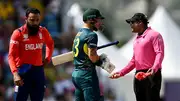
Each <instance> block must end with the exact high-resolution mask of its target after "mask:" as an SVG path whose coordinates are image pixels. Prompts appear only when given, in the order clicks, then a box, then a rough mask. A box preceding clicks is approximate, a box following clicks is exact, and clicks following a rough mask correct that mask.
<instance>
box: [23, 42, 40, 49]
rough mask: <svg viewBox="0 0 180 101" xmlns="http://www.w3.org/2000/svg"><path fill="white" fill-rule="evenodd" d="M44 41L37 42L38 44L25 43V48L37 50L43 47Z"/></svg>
mask: <svg viewBox="0 0 180 101" xmlns="http://www.w3.org/2000/svg"><path fill="white" fill-rule="evenodd" d="M42 47H43V43H36V44H25V50H37V49H42Z"/></svg>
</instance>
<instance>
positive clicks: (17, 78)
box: [13, 72, 24, 86]
mask: <svg viewBox="0 0 180 101" xmlns="http://www.w3.org/2000/svg"><path fill="white" fill-rule="evenodd" d="M13 75H14V84H15V85H17V86H22V85H23V84H24V82H23V80H22V79H21V77H20V76H19V74H18V73H17V72H15V73H14V74H13Z"/></svg>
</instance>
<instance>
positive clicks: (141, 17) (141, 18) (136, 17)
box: [126, 13, 149, 23]
mask: <svg viewBox="0 0 180 101" xmlns="http://www.w3.org/2000/svg"><path fill="white" fill-rule="evenodd" d="M136 21H142V22H143V23H149V22H148V19H147V16H146V15H144V14H143V13H135V14H134V15H133V17H132V18H130V19H126V22H127V23H130V22H136Z"/></svg>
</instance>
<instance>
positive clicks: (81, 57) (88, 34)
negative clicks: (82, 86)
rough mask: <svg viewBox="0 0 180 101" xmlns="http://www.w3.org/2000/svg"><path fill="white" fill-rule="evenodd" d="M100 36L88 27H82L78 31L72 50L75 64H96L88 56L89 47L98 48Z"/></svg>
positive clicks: (81, 65)
mask: <svg viewBox="0 0 180 101" xmlns="http://www.w3.org/2000/svg"><path fill="white" fill-rule="evenodd" d="M97 42H98V37H97V34H96V33H95V32H92V31H91V30H90V29H88V28H81V29H80V30H79V32H78V33H77V35H76V37H75V39H74V44H73V48H72V51H73V53H74V65H75V67H76V68H88V67H92V66H94V67H95V65H94V64H93V63H92V62H91V60H90V59H89V57H88V47H89V48H96V47H97Z"/></svg>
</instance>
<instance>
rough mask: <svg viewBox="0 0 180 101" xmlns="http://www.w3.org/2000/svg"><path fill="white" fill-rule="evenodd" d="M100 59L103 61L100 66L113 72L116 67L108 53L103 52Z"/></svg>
mask: <svg viewBox="0 0 180 101" xmlns="http://www.w3.org/2000/svg"><path fill="white" fill-rule="evenodd" d="M100 59H101V61H102V62H103V63H102V65H101V66H100V67H101V68H102V69H104V70H106V71H107V72H108V73H111V72H112V71H113V70H114V69H115V66H114V65H113V64H112V63H111V62H110V60H109V58H108V57H107V55H106V54H101V55H100Z"/></svg>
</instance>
